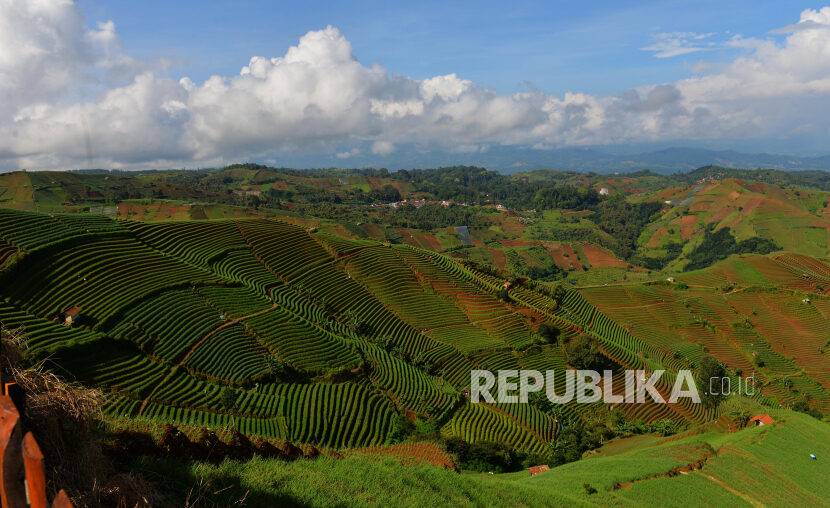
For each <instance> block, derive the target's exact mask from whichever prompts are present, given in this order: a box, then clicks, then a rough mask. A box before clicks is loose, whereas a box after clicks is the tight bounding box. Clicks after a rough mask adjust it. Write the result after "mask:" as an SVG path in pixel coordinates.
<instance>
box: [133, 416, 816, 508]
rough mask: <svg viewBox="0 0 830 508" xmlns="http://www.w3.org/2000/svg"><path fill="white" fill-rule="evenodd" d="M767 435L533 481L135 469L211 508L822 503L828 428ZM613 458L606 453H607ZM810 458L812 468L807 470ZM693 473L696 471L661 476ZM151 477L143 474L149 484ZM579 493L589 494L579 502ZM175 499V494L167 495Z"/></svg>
mask: <svg viewBox="0 0 830 508" xmlns="http://www.w3.org/2000/svg"><path fill="white" fill-rule="evenodd" d="M773 416H774V417H775V418H776V420H777V422H776V424H775V425H772V426H766V427H755V428H749V429H745V430H742V431H739V432H736V433H733V434H718V433H706V434H700V435H695V436H690V437H686V438H682V439H662V438H656V437H654V438H646V439H643V438H641V437H638V438H632V439H635V440H639V441H640V442H639V443H638V446H637V447H635V448H634V449H626V448H628V447H626V446H625V444H624V443H623V444H622V445H621V446H620V445H618V444H617V443H616V442H615V443H614V445H613V446H609V447H608V448H609V450H608V453H602V452H603V450H601V452H600V453H599V454H597V455H596V456H594V457H589V458H586V459H583V460H581V461H578V462H574V463H570V464H566V465H564V466H560V467H558V468H554V469H552V470H551V471H549V472H546V473H543V474H541V475H539V476H536V477H534V478H529V477H528V475H527V473H526V472H519V473H511V474H505V475H487V474H477V473H469V474H467V473H465V474H457V473H454V472H452V471H447V470H440V469H436V468H432V467H429V466H415V467H403V466H401V465H399V464H398V463H397V462H395V461H393V460H388V459H387V460H378V461H371V460H370V461H367V460H362V459H356V458H347V459H342V460H338V459H331V458H320V459H317V460H300V461H297V462H292V463H284V462H280V461H276V460H263V459H254V460H252V461H249V462H234V461H228V462H225V463H222V464H220V465H218V466H211V465H204V464H195V463H194V464H191V465H190V467H189V468H181V467H180V466H179V465H177V464H175V463H172V462H155V463H152V462H145V463H143V464H142V467H144V468H147V469H148V470H150V471H153V473H155V474H158V475H159V478H160V477H161V476H162V475H163V476H164V477H165V478H166V480H165V481H166V482H167V486H168V488H169V489H170V492H171V495H172V496H173V497H176V496H182V495H183V493H184V492H186V490H187V489H186V487H185V486H187V485H191V484H192V482H194V481H195V480H196V479H197V478H198V479H203V480H210V482H211V490H213V491H217V490H220V489H221V488H224V487H230V488H229V489H228V490H226V491H224V492H223V493H222V494H220V495H219V496H217V497H215V498H214V499H213V500H214V502H217V503H219V504H222V503H230V502H232V501H233V500H234V499H238V498H239V497H241V496H242V495H243V493H244V492H245V491H250V494H249V496H248V498H247V502H248V503H249V505H250V506H272V505H274V503H276V502H281V503H284V504H286V505H304V506H332V505H340V504H348V505H369V504H383V505H394V506H404V505H406V506H412V505H424V506H469V505H476V506H482V505H483V506H493V505H510V506H578V505H599V506H607V505H625V506H636V505H643V504H645V505H647V506H656V505H660V506H688V505H689V503H690V502H693V503H694V504H695V505H698V506H752V505H755V506H758V505H778V506H781V505H795V504H803V505H807V506H818V505H821V504H823V503H824V500H826V499H828V498H830V484H828V482H826V479H825V477H824V472H825V471H826V470H825V465H824V462H826V461H827V460H830V425H828V424H827V423H823V422H819V421H817V420H814V419H812V418H811V417H809V416H805V415H802V414H799V413H793V412H789V411H779V412H774V413H773ZM614 448H616V450H614ZM810 453H813V454H815V455H816V456H817V457H818V460H815V461H814V460H811V459H810V457H809V454H810ZM693 463H698V464H702V467H700V468H699V469H695V470H686V471H683V472H679V474H675V475H671V474H669V473H670V471H672V470H674V469H676V468H684V467H685V466H688V465H689V464H693ZM153 473H150V474H151V476H152V474H153ZM583 483H589V484H590V485H591V486H593V487H594V488H595V489H597V491H598V492H597V493H596V494H593V495H588V494H586V493H585V489H584V487H583ZM174 492H175V493H174Z"/></svg>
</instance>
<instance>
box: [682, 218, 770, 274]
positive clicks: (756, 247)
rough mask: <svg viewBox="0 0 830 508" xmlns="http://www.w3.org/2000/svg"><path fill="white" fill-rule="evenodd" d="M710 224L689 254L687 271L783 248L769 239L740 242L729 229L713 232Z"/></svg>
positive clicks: (757, 238) (712, 225)
mask: <svg viewBox="0 0 830 508" xmlns="http://www.w3.org/2000/svg"><path fill="white" fill-rule="evenodd" d="M713 228H714V224H710V225H708V226H707V227H706V230H705V231H704V232H703V240H702V241H701V242H700V243H699V244H698V245H697V246H696V247H695V248H694V249H693V250H692V251H691V252H690V253H689V263H688V264H687V265H686V267H685V270H686V271H688V270H697V269H700V268H706V267H707V266H711V265H712V264H713V263H715V262H717V261H720V260H721V259H726V258H727V257H729V256H730V255H732V254H751V253H754V254H769V253H770V252H774V251H776V250H779V249H780V248H781V247H780V246H779V245H778V244H776V243H775V242H774V241H773V240H770V239H769V238H759V237H753V238H748V239H746V240H741V241H740V242H739V241H737V240H736V239H735V235H733V234H732V230H731V229H729V228H728V227H725V228H721V229H719V230H717V231H713Z"/></svg>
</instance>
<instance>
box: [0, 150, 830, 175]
mask: <svg viewBox="0 0 830 508" xmlns="http://www.w3.org/2000/svg"><path fill="white" fill-rule="evenodd" d="M228 162H257V163H262V164H267V165H269V166H273V167H286V168H298V169H303V168H367V167H372V168H387V169H389V170H390V171H395V170H398V169H416V168H422V169H423V168H439V167H447V166H460V165H465V166H479V167H484V168H487V169H491V170H497V171H500V172H502V173H517V172H521V171H532V170H536V169H556V170H572V171H580V172H589V171H593V172H596V173H616V172H620V173H629V172H633V171H640V170H644V169H648V170H651V171H653V172H655V173H660V174H664V175H671V174H675V173H687V172H689V171H692V170H694V169H696V168H699V167H702V166H709V165H716V166H723V167H726V168H747V169H756V168H762V169H777V170H783V171H797V170H821V171H830V155H822V156H818V157H805V156H796V155H782V154H769V153H746V152H738V151H735V150H713V149H707V148H695V147H668V148H663V149H656V150H648V149H642V151H638V148H637V147H632V146H615V147H607V148H606V147H598V148H562V149H553V150H540V149H534V148H531V147H516V146H486V147H484V148H483V149H479V150H476V151H467V152H460V151H448V150H434V149H433V150H424V149H423V148H419V147H416V146H414V145H408V146H407V145H401V146H398V147H397V150H396V151H395V152H394V153H391V154H388V155H376V154H372V153H370V150H368V149H364V150H362V151H359V152H356V153H355V154H349V155H348V157H342V158H341V157H338V156H335V155H321V154H305V155H304V154H282V155H279V156H277V157H276V159H269V158H263V159H260V158H258V157H251V158H250V159H249V160H243V159H240V160H237V161H228ZM65 169H75V168H65ZM142 169H169V168H162V167H159V168H142ZM2 172H4V171H3V169H2V168H0V173H2Z"/></svg>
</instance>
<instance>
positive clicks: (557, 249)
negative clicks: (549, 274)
mask: <svg viewBox="0 0 830 508" xmlns="http://www.w3.org/2000/svg"><path fill="white" fill-rule="evenodd" d="M545 250H546V251H548V254H550V257H551V258H552V259H553V262H554V263H556V266H558V267H559V268H562V269H563V270H567V269H568V266H569V265H570V264H571V263H570V262H569V261H568V259H566V258H565V256H564V255H563V254H564V252H565V251H564V250H563V249H562V245H561V244H553V245H551V244H546V245H545Z"/></svg>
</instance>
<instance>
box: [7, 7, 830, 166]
mask: <svg viewBox="0 0 830 508" xmlns="http://www.w3.org/2000/svg"><path fill="white" fill-rule="evenodd" d="M775 32H776V33H780V34H783V35H782V36H781V37H779V38H778V39H747V38H742V37H733V38H732V39H731V40H729V41H728V42H727V43H726V44H727V45H728V46H729V47H732V48H736V49H737V50H738V52H739V54H740V56H738V57H736V58H735V59H734V60H733V61H731V62H729V63H726V64H720V65H709V64H708V63H706V62H698V64H696V65H695V72H698V74H695V75H694V77H690V78H688V79H684V80H680V81H677V82H673V83H661V84H655V85H650V86H644V87H640V88H636V89H633V90H628V91H624V92H622V93H620V94H618V95H615V96H605V97H599V96H595V95H591V94H586V93H579V92H569V93H566V94H564V96H554V95H549V94H546V93H544V92H542V91H539V90H530V91H527V92H520V93H514V94H499V93H497V92H495V91H493V90H490V89H487V88H484V87H481V86H479V85H477V84H475V83H473V82H471V81H468V80H465V79H463V78H462V77H459V76H457V75H455V74H449V75H444V76H435V77H432V78H429V79H424V80H417V79H413V78H410V77H407V76H402V75H399V74H395V73H394V72H392V71H390V70H389V69H386V68H385V67H383V66H381V65H378V64H373V65H364V64H362V63H361V62H360V61H359V60H358V59H357V58H356V57H355V55H354V54H353V52H352V46H351V44H350V42H349V41H348V39H347V38H346V37H345V36H344V35H343V34H342V33H340V31H339V30H338V29H337V28H335V27H332V26H329V27H326V28H324V29H322V30H315V31H310V32H308V33H307V34H306V35H304V36H303V37H302V38H300V40H299V42H298V44H297V45H296V46H293V47H290V48H288V50H287V51H285V53H284V54H283V55H282V56H278V57H270V58H269V57H262V56H254V57H252V58H251V59H250V61H249V62H248V63H247V64H246V65H244V66H242V67H241V70H240V72H239V74H238V75H236V76H218V75H217V76H212V77H210V78H209V79H207V80H206V81H204V82H203V83H194V82H193V81H192V80H190V79H189V78H186V77H185V78H182V79H181V80H178V81H176V80H174V79H172V78H171V77H170V76H169V75H168V74H167V72H166V71H163V70H159V69H157V68H154V66H153V65H151V64H150V63H147V62H140V61H137V60H135V59H133V58H131V57H129V56H128V54H127V52H126V50H125V48H123V47H122V44H121V42H120V40H119V38H118V35H117V30H116V25H115V24H114V23H113V22H112V21H108V22H105V23H100V24H99V25H98V26H96V27H94V28H89V27H88V26H87V24H86V19H85V17H84V15H83V13H82V12H81V11H80V9H79V8H78V6H77V5H75V4H74V3H73V2H71V1H69V0H0V169H14V168H17V167H28V168H35V169H39V168H67V167H79V166H87V165H89V164H92V165H94V166H95V167H127V168H129V167H168V166H181V165H189V166H190V167H193V166H194V165H205V164H215V163H221V162H222V161H230V160H239V159H258V158H260V159H268V158H276V159H277V160H279V157H280V154H286V153H319V154H329V155H331V156H332V157H337V158H338V159H348V158H349V157H352V156H355V155H358V154H361V153H371V154H373V155H374V156H377V157H384V156H387V155H389V154H392V153H395V152H396V150H397V149H398V147H399V146H401V145H402V144H407V145H413V144H414V145H415V146H419V147H423V149H424V150H430V149H441V150H448V151H456V152H459V153H461V152H470V151H480V150H484V149H486V146H488V145H519V146H528V147H531V146H533V147H537V148H545V147H564V146H580V145H601V144H618V143H630V142H651V141H663V140H667V141H668V140H684V139H696V140H699V139H747V138H763V137H769V136H778V137H781V136H788V135H792V136H814V137H816V138H817V139H821V138H823V137H824V136H826V132H828V129H830V114H828V113H830V7H824V8H822V9H820V10H810V9H808V10H805V11H803V12H802V13H801V15H800V18H799V21H798V22H797V23H794V24H791V25H788V26H786V27H783V28H781V29H778V30H776V31H775ZM708 36H709V34H693V33H675V34H664V35H662V36H660V37H659V38H658V40H657V41H656V42H655V45H654V46H652V47H650V48H644V49H650V50H652V51H655V53H656V55H655V56H658V57H669V56H672V55H680V54H686V53H691V52H694V51H699V50H700V49H705V48H706V47H707V42H706V41H707V39H708ZM700 72H703V74H700ZM78 97H94V100H90V99H84V100H80V99H78Z"/></svg>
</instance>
